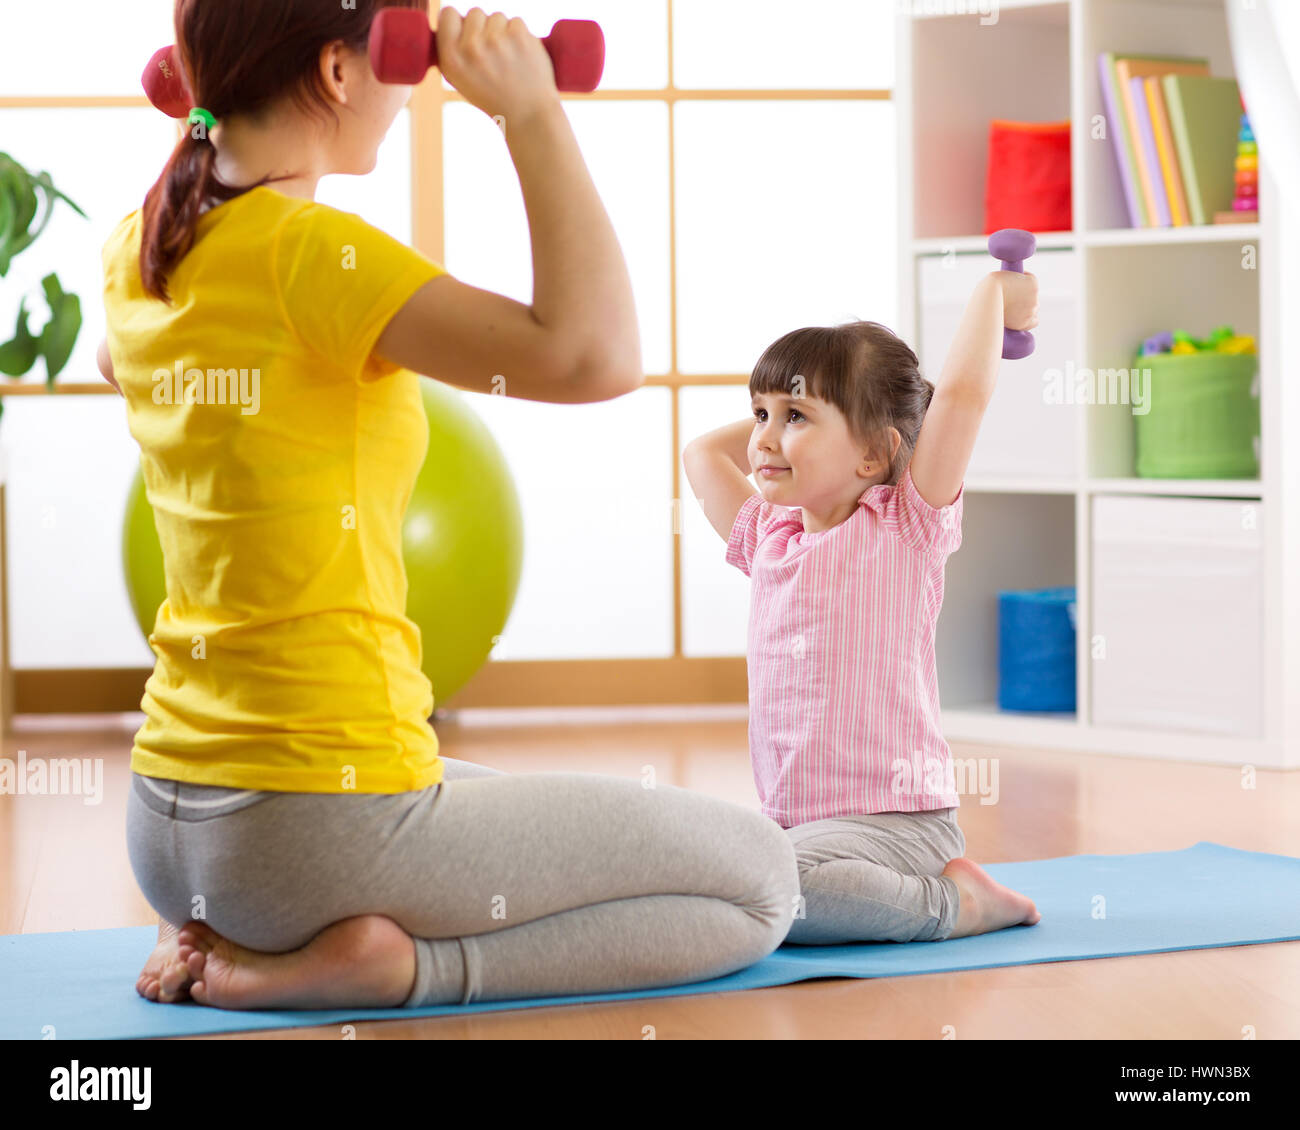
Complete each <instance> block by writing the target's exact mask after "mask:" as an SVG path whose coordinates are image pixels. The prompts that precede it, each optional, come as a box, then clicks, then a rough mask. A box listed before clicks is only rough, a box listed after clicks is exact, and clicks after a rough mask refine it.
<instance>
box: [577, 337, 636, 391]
mask: <svg viewBox="0 0 1300 1130" xmlns="http://www.w3.org/2000/svg"><path fill="white" fill-rule="evenodd" d="M574 380H575V383H576V384H577V386H578V387H579V388H581V389H582V390H583V392H584V394H586V395H589V396H590V397H591V402H592V403H594V402H597V401H602V400H615V399H617V398H618V397H620V396H626V395H627V394H628V393H630V392H636V390H637V389H639V388H641V387H642V386H644V385H645V370H644V368H643V366H642V364H641V357H640V346H638V347H637V352H636V355H635V356H634V357H633V356H629V355H627V354H609V353H605V354H596V355H594V356H589V357H587V358H586V359H584V360H583V361H582V362H581V363H580V364H579V365H578V366H577V374H576V376H575V378H574Z"/></svg>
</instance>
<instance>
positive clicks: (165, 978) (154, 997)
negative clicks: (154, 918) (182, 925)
mask: <svg viewBox="0 0 1300 1130" xmlns="http://www.w3.org/2000/svg"><path fill="white" fill-rule="evenodd" d="M179 934H180V931H179V930H178V929H177V927H175V926H173V925H172V924H171V923H170V922H168V921H166V920H164V919H159V921H158V944H157V945H156V946H155V947H154V951H153V953H151V954H150V955H149V959H148V960H147V961H146V962H145V963H144V969H142V970H141V971H140V976H139V978H138V979H137V980H136V983H135V991H136V992H137V993H139V994H140V995H141V996H142V997H144V998H145V999H146V1000H151V1001H158V1002H159V1003H160V1004H175V1003H176V1002H177V1001H183V1000H189V996H190V985H191V983H192V982H191V978H190V973H189V968H188V963H189V957H190V955H191V954H192V953H193V952H194V948H193V946H190V945H184V946H182V944H181V942H180V939H179Z"/></svg>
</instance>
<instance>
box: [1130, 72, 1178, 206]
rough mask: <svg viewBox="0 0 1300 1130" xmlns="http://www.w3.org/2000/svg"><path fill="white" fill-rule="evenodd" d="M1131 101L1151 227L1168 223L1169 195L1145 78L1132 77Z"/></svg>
mask: <svg viewBox="0 0 1300 1130" xmlns="http://www.w3.org/2000/svg"><path fill="white" fill-rule="evenodd" d="M1129 88H1130V93H1129V103H1130V105H1131V106H1132V107H1133V124H1134V136H1135V137H1136V138H1137V140H1138V168H1139V169H1140V170H1141V177H1142V191H1143V192H1144V193H1145V194H1146V199H1147V209H1148V210H1149V212H1150V213H1151V223H1150V225H1149V226H1150V227H1153V228H1167V227H1168V226H1169V197H1168V196H1167V195H1166V194H1165V178H1164V177H1162V176H1161V175H1160V158H1159V156H1158V155H1157V154H1156V136H1155V131H1154V130H1153V129H1152V126H1151V115H1150V114H1149V113H1148V112H1147V92H1146V79H1144V78H1137V77H1134V78H1131V79H1129Z"/></svg>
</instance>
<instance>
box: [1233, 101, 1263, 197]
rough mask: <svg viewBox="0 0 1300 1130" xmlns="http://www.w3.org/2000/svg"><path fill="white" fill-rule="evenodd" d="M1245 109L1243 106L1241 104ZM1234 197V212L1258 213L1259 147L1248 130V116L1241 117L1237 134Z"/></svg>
mask: <svg viewBox="0 0 1300 1130" xmlns="http://www.w3.org/2000/svg"><path fill="white" fill-rule="evenodd" d="M1242 108H1243V109H1244V108H1245V104H1244V103H1243V104H1242ZM1236 169H1237V172H1236V176H1235V178H1234V179H1235V180H1236V185H1237V191H1236V196H1235V197H1234V198H1233V201H1232V210H1233V211H1234V212H1255V213H1258V212H1259V147H1258V146H1257V145H1256V144H1255V131H1254V130H1252V129H1251V128H1250V116H1249V115H1248V114H1242V115H1241V130H1240V132H1239V133H1238V134H1237V164H1236Z"/></svg>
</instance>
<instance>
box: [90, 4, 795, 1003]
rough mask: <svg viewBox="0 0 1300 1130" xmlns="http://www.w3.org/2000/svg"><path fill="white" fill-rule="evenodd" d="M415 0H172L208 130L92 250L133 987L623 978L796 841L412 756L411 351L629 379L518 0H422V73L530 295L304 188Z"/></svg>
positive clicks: (323, 165)
mask: <svg viewBox="0 0 1300 1130" xmlns="http://www.w3.org/2000/svg"><path fill="white" fill-rule="evenodd" d="M426 2H427V0H407V2H406V3H405V4H399V3H394V0H357V2H356V3H354V4H342V5H340V4H333V5H331V4H322V3H320V2H319V0H277V3H276V4H275V5H273V6H270V7H268V6H267V5H266V4H265V3H264V2H263V0H178V3H177V5H176V20H175V23H176V35H177V43H178V51H179V54H180V58H181V60H182V63H183V68H184V71H185V73H186V75H187V77H188V80H189V88H190V90H191V91H192V92H193V94H194V97H195V101H196V103H198V107H197V109H199V110H202V113H197V112H196V113H193V114H192V115H191V118H192V120H194V121H196V122H197V121H201V122H203V123H205V124H207V123H208V119H209V118H211V119H213V120H214V121H215V128H213V129H212V130H211V132H210V133H209V132H208V131H207V130H200V129H198V128H197V127H196V128H195V129H194V130H193V131H192V132H191V134H190V135H189V136H187V137H186V138H185V139H184V140H182V141H181V142H180V143H179V144H178V145H177V148H176V151H175V152H174V153H173V155H172V157H171V159H170V161H169V163H168V165H167V167H166V169H165V171H164V172H163V175H162V177H161V179H160V180H159V182H158V183H157V184H156V185H155V186H154V188H153V189H152V190H151V191H150V193H149V194H148V196H147V198H146V201H145V205H144V208H143V209H142V211H138V212H135V213H133V214H132V215H130V216H128V217H126V218H125V219H124V220H123V221H122V223H121V224H120V225H119V226H118V228H117V229H116V230H115V232H114V233H113V235H112V237H111V238H110V240H109V241H108V243H107V244H106V245H105V247H104V253H103V260H104V270H105V303H106V306H107V311H108V340H107V342H105V344H104V346H103V347H101V351H100V364H101V366H102V367H103V369H104V374H105V377H106V378H107V379H108V380H110V381H111V382H113V383H114V384H115V385H116V386H117V388H118V390H119V392H121V394H122V395H123V396H124V397H125V399H126V408H127V419H128V423H129V425H130V429H131V434H132V436H133V437H134V438H135V439H136V440H137V441H138V442H139V444H140V451H141V466H142V469H143V474H144V480H145V485H146V488H147V491H148V497H149V501H150V502H151V503H152V505H153V510H154V514H155V518H156V522H157V526H158V533H159V536H160V540H161V542H162V547H163V555H164V560H165V568H166V577H167V599H166V601H165V602H164V603H163V605H162V607H161V609H160V610H159V612H158V618H157V622H156V625H155V628H154V631H153V634H152V635H151V636H150V644H151V646H152V648H153V650H154V652H155V654H156V656H157V663H156V665H155V668H154V671H153V674H152V676H151V677H150V679H149V681H148V684H147V686H146V689H145V695H144V700H143V703H142V708H143V710H144V713H145V715H146V721H145V723H144V725H143V727H142V728H141V729H140V731H139V733H138V734H137V735H136V738H135V745H134V748H133V750H132V757H131V767H132V770H133V775H132V792H131V795H130V797H129V802H128V815H127V822H128V827H127V836H128V846H129V851H130V858H131V863H132V868H133V870H134V872H135V876H136V879H137V881H138V882H139V884H140V888H141V890H142V891H143V892H144V895H145V897H146V898H147V899H148V900H149V902H150V904H151V905H152V906H153V907H154V909H155V910H157V911H158V913H159V914H160V915H161V917H162V921H161V923H160V928H159V940H158V947H157V949H156V950H155V951H154V953H153V955H152V956H151V957H150V958H149V960H148V962H147V963H146V965H145V967H144V971H143V973H142V974H141V976H140V979H139V982H138V984H137V989H138V991H139V992H140V993H141V994H143V995H144V996H146V997H147V998H149V999H150V1000H155V1001H164V1002H173V1001H178V1000H182V999H184V998H186V997H189V998H192V999H194V1000H196V1001H199V1002H200V1003H202V1004H207V1005H214V1006H219V1007H222V1008H236V1009H238V1008H267V1007H292V1008H316V1007H334V1006H400V1005H407V1006H412V1007H414V1006H420V1005H433V1004H444V1003H456V1002H470V1001H475V1000H496V999H513V998H519V997H529V996H536V995H551V994H562V993H583V992H600V991H607V990H625V989H638V988H648V987H653V986H662V985H671V984H679V983H682V982H690V981H697V980H701V979H707V978H712V977H716V976H720V975H722V974H725V973H728V972H732V971H734V970H736V969H739V968H742V967H744V966H746V965H749V964H751V963H752V962H754V961H757V960H758V959H760V958H762V957H763V956H765V955H766V954H768V953H770V952H771V951H772V950H773V949H775V948H776V946H777V945H778V944H779V943H780V942H781V940H782V938H784V936H785V933H786V931H787V930H788V929H789V925H790V917H791V908H792V906H793V905H794V903H795V900H796V899H797V896H798V874H797V871H796V869H795V863H794V852H793V849H792V847H791V845H790V842H789V840H788V839H787V837H786V836H785V835H784V833H783V832H782V830H781V829H780V828H779V827H778V826H777V825H775V824H774V823H772V822H771V821H770V820H768V819H766V818H765V817H763V816H761V815H760V814H759V813H757V812H751V811H747V810H746V809H743V808H741V807H739V806H735V805H731V804H727V803H724V802H722V801H720V800H716V799H713V798H711V797H705V796H701V795H697V794H694V793H691V792H688V791H686V790H683V789H677V788H672V787H665V786H660V787H659V788H656V789H645V788H643V787H642V785H641V782H640V781H638V780H629V779H621V778H615V777H605V776H600V775H595V774H582V773H536V774H527V775H516V776H512V775H506V774H500V773H496V772H494V771H492V770H487V769H479V768H476V767H474V766H471V765H466V764H463V763H459V762H456V761H453V760H449V759H446V758H440V757H439V756H438V741H437V737H436V735H435V734H434V732H433V730H432V729H431V728H430V726H429V723H428V719H429V717H430V715H431V714H432V713H433V705H434V702H433V692H432V688H431V687H430V684H429V682H428V680H427V679H425V677H424V676H423V675H422V674H421V672H420V654H421V652H420V649H421V647H422V646H424V647H438V646H439V641H438V640H437V639H427V640H423V641H422V640H421V639H420V635H419V632H418V630H417V629H416V628H415V626H414V625H413V624H412V623H411V622H410V621H409V620H408V619H407V618H406V615H405V603H406V591H407V590H406V578H405V575H404V572H403V569H402V557H401V528H402V519H403V514H404V512H405V509H406V505H407V502H408V500H409V498H410V494H411V490H412V487H413V484H414V481H415V478H416V475H417V473H418V471H419V469H420V467H421V465H422V463H423V461H424V458H425V454H426V449H427V444H428V428H427V421H426V419H425V416H424V412H423V409H422V406H421V398H420V391H419V379H420V378H419V377H418V376H417V374H428V375H432V376H436V377H437V378H438V379H440V380H442V381H445V382H447V383H450V384H453V385H456V386H458V387H461V388H466V389H472V390H476V391H482V392H488V391H497V387H496V385H497V382H498V381H499V376H498V375H500V376H504V377H505V379H506V385H505V391H506V392H507V394H508V395H511V396H515V397H520V398H523V399H527V400H538V401H552V402H568V403H586V402H592V401H599V400H606V399H611V398H613V397H615V396H619V395H623V394H625V393H628V392H631V391H633V390H634V389H636V388H638V387H640V385H641V384H642V383H643V379H644V378H643V376H642V373H641V356H640V342H639V339H638V333H637V323H636V314H635V309H634V305H633V299H632V291H631V285H630V282H629V279H628V274H627V268H626V266H625V264H624V260H623V257H622V253H621V251H620V249H619V246H618V243H617V241H616V239H615V236H614V232H613V230H612V228H611V226H610V223H609V220H608V217H607V216H606V214H605V211H604V208H603V207H602V205H601V202H600V199H599V197H598V196H597V195H596V191H595V188H594V186H593V184H592V181H591V177H590V175H589V173H588V171H587V169H586V167H585V165H584V164H583V161H582V158H581V155H580V153H579V150H578V146H577V143H576V141H575V139H574V136H573V132H572V130H571V129H570V127H569V124H568V120H567V118H566V116H565V113H564V110H563V108H562V106H561V103H560V100H559V96H558V94H557V92H556V89H555V80H554V75H553V72H552V68H551V63H550V60H549V59H548V58H547V55H546V52H545V49H544V48H543V47H542V45H541V44H540V42H539V41H538V40H537V39H535V38H534V37H533V36H531V35H530V34H529V33H528V31H527V29H526V28H525V27H524V25H523V23H522V22H520V21H519V20H511V21H509V22H507V20H506V18H505V17H504V16H502V15H493V16H492V17H491V18H490V19H489V18H488V17H487V16H486V15H485V14H484V13H483V12H482V11H481V10H480V9H478V8H475V9H473V10H472V11H471V12H470V13H469V14H468V15H467V16H465V17H464V18H463V19H462V17H461V16H460V15H458V14H457V13H456V12H455V11H452V10H451V9H443V10H442V12H441V13H440V15H439V19H438V29H437V33H438V50H439V57H440V60H441V69H442V73H443V74H444V75H445V76H446V77H447V79H448V80H449V81H451V82H452V83H453V84H454V85H455V86H456V88H457V89H458V90H459V91H461V92H462V93H463V94H464V95H465V97H466V98H467V99H468V100H469V101H470V102H471V103H472V104H473V105H475V106H476V107H478V108H479V109H481V110H482V111H484V112H485V113H486V114H488V115H490V116H492V117H499V118H500V119H501V120H502V121H503V122H504V124H505V143H506V144H507V145H508V147H509V149H510V153H511V156H512V158H513V160H514V163H515V166H516V169H517V171H518V174H519V181H520V185H521V187H522V190H523V196H524V201H525V204H526V206H527V210H528V217H529V221H530V224H531V229H532V250H533V263H534V275H535V280H536V282H535V287H536V289H535V294H534V301H533V303H532V305H531V306H524V305H521V304H519V303H517V302H513V301H511V300H509V299H507V298H504V297H502V296H500V295H496V294H491V293H488V292H486V291H482V290H478V289H475V288H474V287H470V286H466V285H464V284H462V283H460V282H457V281H456V280H455V279H453V278H452V277H450V276H449V275H448V274H447V273H446V272H445V271H444V270H443V269H442V268H441V267H440V266H438V265H437V264H435V263H433V262H431V261H430V260H428V259H426V258H425V257H424V256H422V255H420V254H418V253H417V252H415V251H413V250H411V249H410V248H408V247H405V246H403V245H402V244H401V243H399V242H397V241H396V240H393V239H391V238H389V237H388V236H386V235H385V234H384V233H382V232H380V231H378V230H376V229H375V228H372V227H370V226H369V225H367V224H366V223H364V222H363V221H362V220H361V219H360V218H358V217H357V216H354V215H349V214H346V213H343V212H339V211H336V210H334V209H331V208H328V207H324V206H322V205H319V204H316V203H315V202H314V200H313V197H314V193H315V190H316V185H317V182H318V180H319V179H320V177H321V176H323V175H325V174H327V173H351V174H364V173H368V172H370V171H371V170H372V169H373V168H374V167H375V155H376V151H377V150H378V147H379V144H380V142H381V141H382V140H383V137H384V135H385V133H387V131H388V129H389V126H390V125H391V124H392V122H393V119H394V118H395V117H396V116H397V113H398V111H399V110H400V109H401V108H402V106H403V105H404V104H405V103H406V101H407V100H408V99H409V97H410V94H411V88H410V87H401V86H385V85H382V84H380V83H379V82H378V81H377V80H376V78H375V76H374V73H373V71H372V70H371V68H370V63H369V59H368V55H367V42H368V39H369V32H370V26H371V22H372V20H373V19H374V16H375V13H376V12H377V11H378V10H379V9H380V8H381V7H385V6H406V7H416V8H418V9H420V10H427V8H426ZM271 8H273V9H274V14H273V15H272V13H271ZM250 43H251V44H254V45H255V46H256V50H251V49H250V48H249V46H248V45H249V44H250ZM433 81H437V80H436V79H435V80H433ZM178 364H179V365H180V367H181V368H182V370H183V371H184V372H185V373H186V379H187V384H186V386H185V388H184V395H183V396H181V397H178V396H176V395H174V393H175V390H174V389H173V388H172V385H173V383H174V382H173V380H172V378H171V376H170V374H172V372H173V370H174V369H175V368H176V367H177V366H178ZM191 366H193V368H194V369H197V370H198V371H199V379H198V380H197V381H194V382H192V383H188V382H189V374H190V373H191V372H192V369H191ZM204 371H206V374H207V384H206V385H205V384H204V383H203V380H202V378H203V375H204ZM235 371H243V372H246V373H249V374H252V373H256V374H257V379H258V380H259V381H260V388H259V389H257V390H254V391H255V392H256V393H257V395H255V396H254V397H252V398H251V400H247V401H246V400H245V398H243V397H241V396H232V395H230V393H231V392H232V391H233V390H230V389H225V388H224V387H223V386H221V385H220V384H219V383H218V382H220V381H221V380H222V379H223V378H222V376H221V373H222V372H235ZM158 373H161V375H162V378H163V379H162V380H161V381H159V379H158V378H157V377H156V376H155V374H158ZM214 374H215V378H214ZM241 379H247V378H243V377H241ZM240 391H241V392H242V391H244V390H243V389H242V387H241V390H240ZM249 403H252V404H253V405H255V407H254V409H253V410H252V411H249V410H248V408H249Z"/></svg>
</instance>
